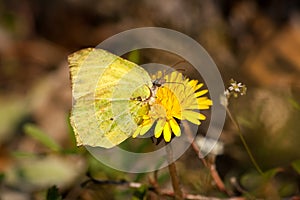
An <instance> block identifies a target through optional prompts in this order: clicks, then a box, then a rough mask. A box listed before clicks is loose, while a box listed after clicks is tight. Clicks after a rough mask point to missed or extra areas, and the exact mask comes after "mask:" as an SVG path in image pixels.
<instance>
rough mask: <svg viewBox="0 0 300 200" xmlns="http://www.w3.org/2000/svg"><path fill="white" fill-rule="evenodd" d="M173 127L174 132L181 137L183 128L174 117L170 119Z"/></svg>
mask: <svg viewBox="0 0 300 200" xmlns="http://www.w3.org/2000/svg"><path fill="white" fill-rule="evenodd" d="M169 123H170V126H171V129H172V131H173V133H174V134H175V135H176V136H177V137H179V136H180V135H181V130H180V127H179V125H178V123H177V122H176V120H175V119H174V118H171V120H170V121H169Z"/></svg>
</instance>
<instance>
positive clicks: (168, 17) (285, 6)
mask: <svg viewBox="0 0 300 200" xmlns="http://www.w3.org/2000/svg"><path fill="white" fill-rule="evenodd" d="M299 9H300V2H299V1H297V0H290V1H279V0H275V1H263V0H255V1H250V0H242V1H234V0H230V1H225V0H221V1H211V0H201V1H197V0H186V1H183V0H165V1H159V0H141V1H131V0H119V1H115V0H113V1H111V0H87V1H80V0H52V1H50V0H49V1H48V0H46V1H38V0H24V1H17V0H1V1H0V199H1V200H10V199H16V200H27V199H45V198H46V196H47V193H48V194H52V193H53V196H55V194H57V195H58V196H60V195H61V196H62V197H63V198H65V199H130V198H133V197H136V198H138V197H137V196H138V195H137V193H138V194H139V195H141V194H142V193H143V192H146V191H147V190H146V189H143V190H142V192H141V191H140V190H139V192H138V191H137V190H132V189H128V187H124V186H122V185H121V186H120V185H112V184H96V183H94V184H88V185H82V183H83V182H84V181H86V180H88V176H87V174H89V175H91V174H92V176H93V177H96V178H98V179H101V180H121V179H126V180H128V181H136V182H141V183H143V184H146V185H147V184H149V181H148V176H149V174H125V173H122V172H118V171H115V170H113V169H109V168H107V167H105V166H103V165H102V164H101V163H99V162H98V161H96V160H94V159H93V158H92V157H91V156H89V154H88V153H86V152H85V150H84V149H82V148H76V147H75V143H74V136H73V132H72V129H71V127H70V125H69V120H68V117H69V112H70V109H71V106H72V98H71V85H70V77H69V72H68V66H67V56H68V55H69V54H70V53H72V52H74V51H76V50H79V49H81V48H84V47H94V46H96V45H97V44H98V43H100V42H101V41H103V40H105V39H106V38H108V37H110V36H112V35H114V34H117V33H119V32H121V31H125V30H128V29H131V28H137V27H144V26H158V27H165V28H170V29H174V30H177V31H180V32H182V33H184V34H186V35H188V36H190V37H192V38H193V39H195V40H196V41H198V42H199V43H200V44H201V45H202V46H203V47H204V48H205V49H206V50H207V52H208V53H209V54H210V55H211V57H212V58H213V59H214V61H215V62H216V64H217V66H218V68H219V70H220V72H221V74H222V77H223V80H224V84H225V85H228V82H229V80H230V79H231V78H234V79H235V80H237V81H239V82H242V83H244V84H246V85H247V88H248V93H247V95H246V96H242V97H241V98H238V99H231V100H230V104H229V109H230V111H231V112H232V114H233V115H234V116H235V118H236V119H237V121H238V122H239V124H240V126H241V129H242V133H243V135H244V137H245V138H246V141H247V143H248V144H249V147H250V149H251V151H252V153H253V155H254V157H255V158H256V160H257V162H258V164H259V165H260V166H261V168H262V169H263V170H264V171H265V172H269V174H270V175H269V176H270V178H268V179H264V178H262V177H261V176H260V175H259V174H258V173H257V172H256V171H255V168H254V167H253V165H252V163H251V161H250V159H249V156H248V154H247V152H246V150H245V148H244V146H243V145H242V143H241V141H240V138H239V135H238V132H237V130H236V128H235V127H234V125H233V124H232V122H230V120H228V121H227V123H226V125H225V128H224V131H223V133H222V136H221V138H220V145H222V146H223V147H224V151H223V152H219V155H217V156H214V159H213V160H215V164H216V167H217V170H218V172H219V174H220V177H221V179H222V180H223V182H224V183H225V185H226V187H227V188H228V191H232V193H230V195H231V196H241V197H242V196H244V197H245V196H246V197H251V198H254V197H255V198H265V199H268V198H269V199H280V198H286V199H291V198H293V199H299V198H300V197H299V194H300V192H299V191H300V177H299V174H300V151H299V145H300V125H299V121H300V92H299V91H300V12H299V11H300V10H299ZM140 54H141V53H140ZM155 55H157V54H152V58H151V59H154V60H155V58H153V57H155ZM147 59H149V58H143V56H142V55H141V56H140V59H139V60H141V61H140V62H141V63H143V62H146V61H148V60H147ZM175 62H176V60H175V61H174V62H170V63H175ZM183 67H184V66H183ZM187 75H189V74H187ZM204 127H205V124H204ZM200 134H201V133H200ZM202 134H203V133H202ZM176 164H177V166H178V171H179V176H180V178H181V182H182V185H183V187H184V189H185V191H187V192H189V193H193V194H201V195H204V196H213V197H220V198H221V197H228V194H226V193H224V192H222V191H220V190H218V188H217V187H216V185H215V184H214V183H213V180H212V177H211V175H210V173H208V171H207V169H205V167H203V165H202V164H201V162H200V161H199V159H198V158H197V156H196V155H195V153H194V152H193V151H192V150H189V151H188V152H186V153H185V154H184V155H183V156H182V157H181V158H180V159H179V161H178V162H177V163H176ZM150 175H151V174H150ZM158 176H159V178H158V181H159V184H160V186H161V187H162V188H170V187H171V186H170V178H169V177H168V173H167V170H161V171H160V172H159V173H158ZM54 185H55V186H56V187H57V188H58V191H57V190H55V188H52V190H51V187H52V186H54ZM49 188H50V192H49ZM51 191H52V193H51ZM53 191H54V192H53ZM58 193H59V194H58ZM150 194H151V191H148V192H147V194H146V195H144V196H143V195H142V197H145V198H146V196H147V198H149V199H155V198H158V197H155V195H154V194H152V195H150ZM230 195H229V196H230ZM166 198H167V197H166Z"/></svg>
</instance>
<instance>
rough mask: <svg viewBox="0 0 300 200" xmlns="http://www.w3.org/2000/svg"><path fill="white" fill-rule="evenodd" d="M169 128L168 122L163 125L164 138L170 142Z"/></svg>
mask: <svg viewBox="0 0 300 200" xmlns="http://www.w3.org/2000/svg"><path fill="white" fill-rule="evenodd" d="M171 134H172V132H171V128H170V124H169V123H166V124H165V126H164V139H165V141H166V142H170V141H171Z"/></svg>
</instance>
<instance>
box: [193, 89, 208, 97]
mask: <svg viewBox="0 0 300 200" xmlns="http://www.w3.org/2000/svg"><path fill="white" fill-rule="evenodd" d="M207 92H208V90H201V91H199V92H196V93H195V95H196V97H200V96H202V95H204V94H206V93H207Z"/></svg>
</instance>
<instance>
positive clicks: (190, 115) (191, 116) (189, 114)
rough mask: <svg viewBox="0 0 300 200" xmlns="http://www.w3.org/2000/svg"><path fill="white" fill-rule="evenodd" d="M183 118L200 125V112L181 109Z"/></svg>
mask: <svg viewBox="0 0 300 200" xmlns="http://www.w3.org/2000/svg"><path fill="white" fill-rule="evenodd" d="M182 115H183V116H184V118H185V119H186V120H188V121H190V122H192V123H194V124H197V125H200V124H201V122H200V121H199V119H200V113H198V112H195V111H191V110H185V111H183V114H182Z"/></svg>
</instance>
